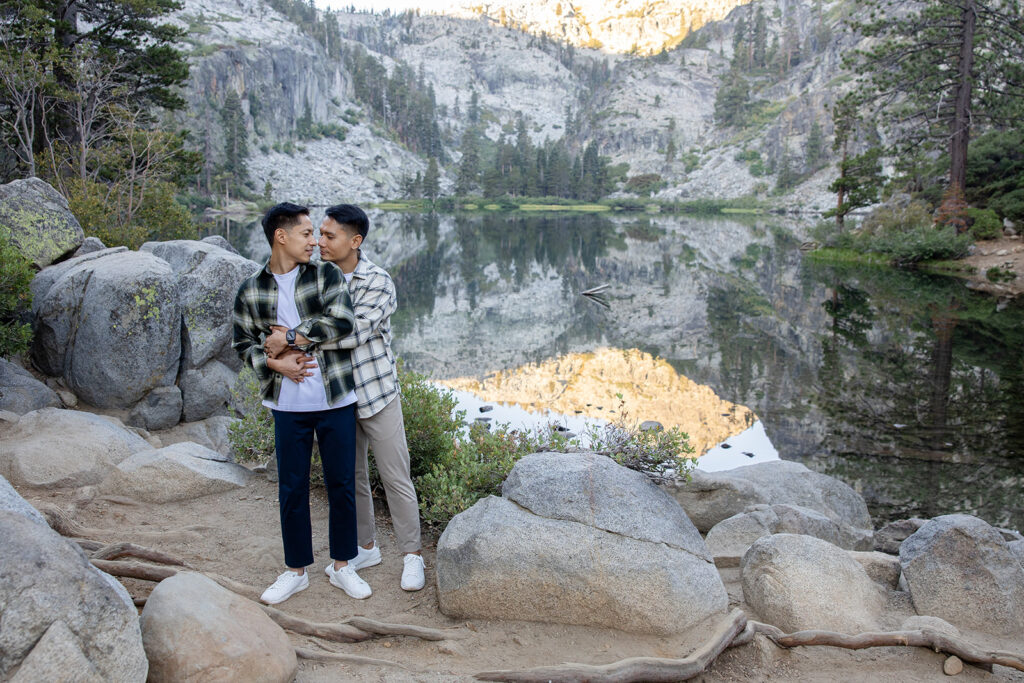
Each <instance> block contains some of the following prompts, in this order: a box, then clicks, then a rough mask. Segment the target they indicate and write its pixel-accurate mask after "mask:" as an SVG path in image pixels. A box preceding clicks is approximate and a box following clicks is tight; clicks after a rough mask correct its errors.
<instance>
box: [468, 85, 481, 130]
mask: <svg viewBox="0 0 1024 683" xmlns="http://www.w3.org/2000/svg"><path fill="white" fill-rule="evenodd" d="M479 122H480V95H478V94H477V92H476V90H475V89H474V90H473V91H472V92H471V93H470V94H469V123H470V124H471V125H476V124H477V123H479Z"/></svg>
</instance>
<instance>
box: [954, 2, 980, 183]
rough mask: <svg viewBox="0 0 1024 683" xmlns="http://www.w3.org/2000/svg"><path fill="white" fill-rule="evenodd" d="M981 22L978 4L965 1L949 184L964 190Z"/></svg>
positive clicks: (955, 92) (955, 96) (955, 89)
mask: <svg viewBox="0 0 1024 683" xmlns="http://www.w3.org/2000/svg"><path fill="white" fill-rule="evenodd" d="M977 20H978V12H977V7H976V6H975V0H965V2H964V6H963V19H962V28H961V33H960V70H959V71H960V73H959V77H958V79H957V84H956V87H955V88H954V93H953V98H954V100H953V104H954V107H955V110H954V114H953V123H952V126H951V130H950V136H949V162H950V163H949V184H950V185H952V186H957V187H959V188H960V189H961V190H964V189H965V185H966V181H967V142H968V139H969V138H970V133H971V87H972V85H973V83H972V78H973V76H972V73H971V72H972V71H973V70H974V28H975V24H976V22H977Z"/></svg>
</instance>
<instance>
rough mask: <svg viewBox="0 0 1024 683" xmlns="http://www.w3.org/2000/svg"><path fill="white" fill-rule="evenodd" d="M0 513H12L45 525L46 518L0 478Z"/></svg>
mask: <svg viewBox="0 0 1024 683" xmlns="http://www.w3.org/2000/svg"><path fill="white" fill-rule="evenodd" d="M0 511H5V512H13V513H15V514H17V515H21V516H22V517H25V518H27V519H29V520H31V521H33V522H36V523H37V524H42V525H44V526H45V525H46V518H45V517H43V516H42V514H40V512H39V510H36V509H35V508H34V507H33V506H32V505H31V504H30V503H29V502H28V501H27V500H25V499H24V498H22V497H21V495H20V494H19V493H18V492H17V491H15V490H14V487H13V486H11V484H10V482H8V481H7V480H6V479H5V478H3V477H0Z"/></svg>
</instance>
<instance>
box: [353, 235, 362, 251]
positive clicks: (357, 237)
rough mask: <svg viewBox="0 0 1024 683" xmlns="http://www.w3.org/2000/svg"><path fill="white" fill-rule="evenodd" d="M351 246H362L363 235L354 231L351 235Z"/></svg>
mask: <svg viewBox="0 0 1024 683" xmlns="http://www.w3.org/2000/svg"><path fill="white" fill-rule="evenodd" d="M352 246H353V248H355V249H358V248H359V247H361V246H363V236H362V235H360V234H359V233H356V234H355V235H353V236H352Z"/></svg>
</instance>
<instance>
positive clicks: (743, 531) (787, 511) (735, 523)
mask: <svg viewBox="0 0 1024 683" xmlns="http://www.w3.org/2000/svg"><path fill="white" fill-rule="evenodd" d="M856 531H857V530H854V529H852V527H848V526H846V525H843V524H839V523H837V522H834V521H832V520H831V519H829V518H828V517H826V516H825V515H823V514H821V513H820V512H818V511H816V510H812V509H810V508H805V507H801V506H799V505H752V506H750V507H749V508H748V509H747V511H746V512H743V513H740V514H738V515H733V516H732V517H729V518H728V519H723V520H722V521H721V522H719V523H718V524H716V525H715V526H713V527H712V528H711V530H710V531H709V532H708V534H707V538H706V539H705V541H706V542H707V545H708V550H710V551H711V554H712V556H713V557H714V558H715V564H716V565H717V566H719V567H738V566H739V564H740V558H742V557H743V553H745V552H747V548H749V547H750V546H751V544H753V542H754V541H756V540H757V539H759V538H761V537H762V536H770V535H772V534H806V535H808V536H814V537H815V538H820V539H822V540H824V541H828V542H829V543H832V544H833V545H837V546H839V547H840V548H846V549H851V550H852V549H854V548H858V547H864V546H865V545H867V544H868V538H869V537H868V535H867V533H866V532H861V533H856Z"/></svg>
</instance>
